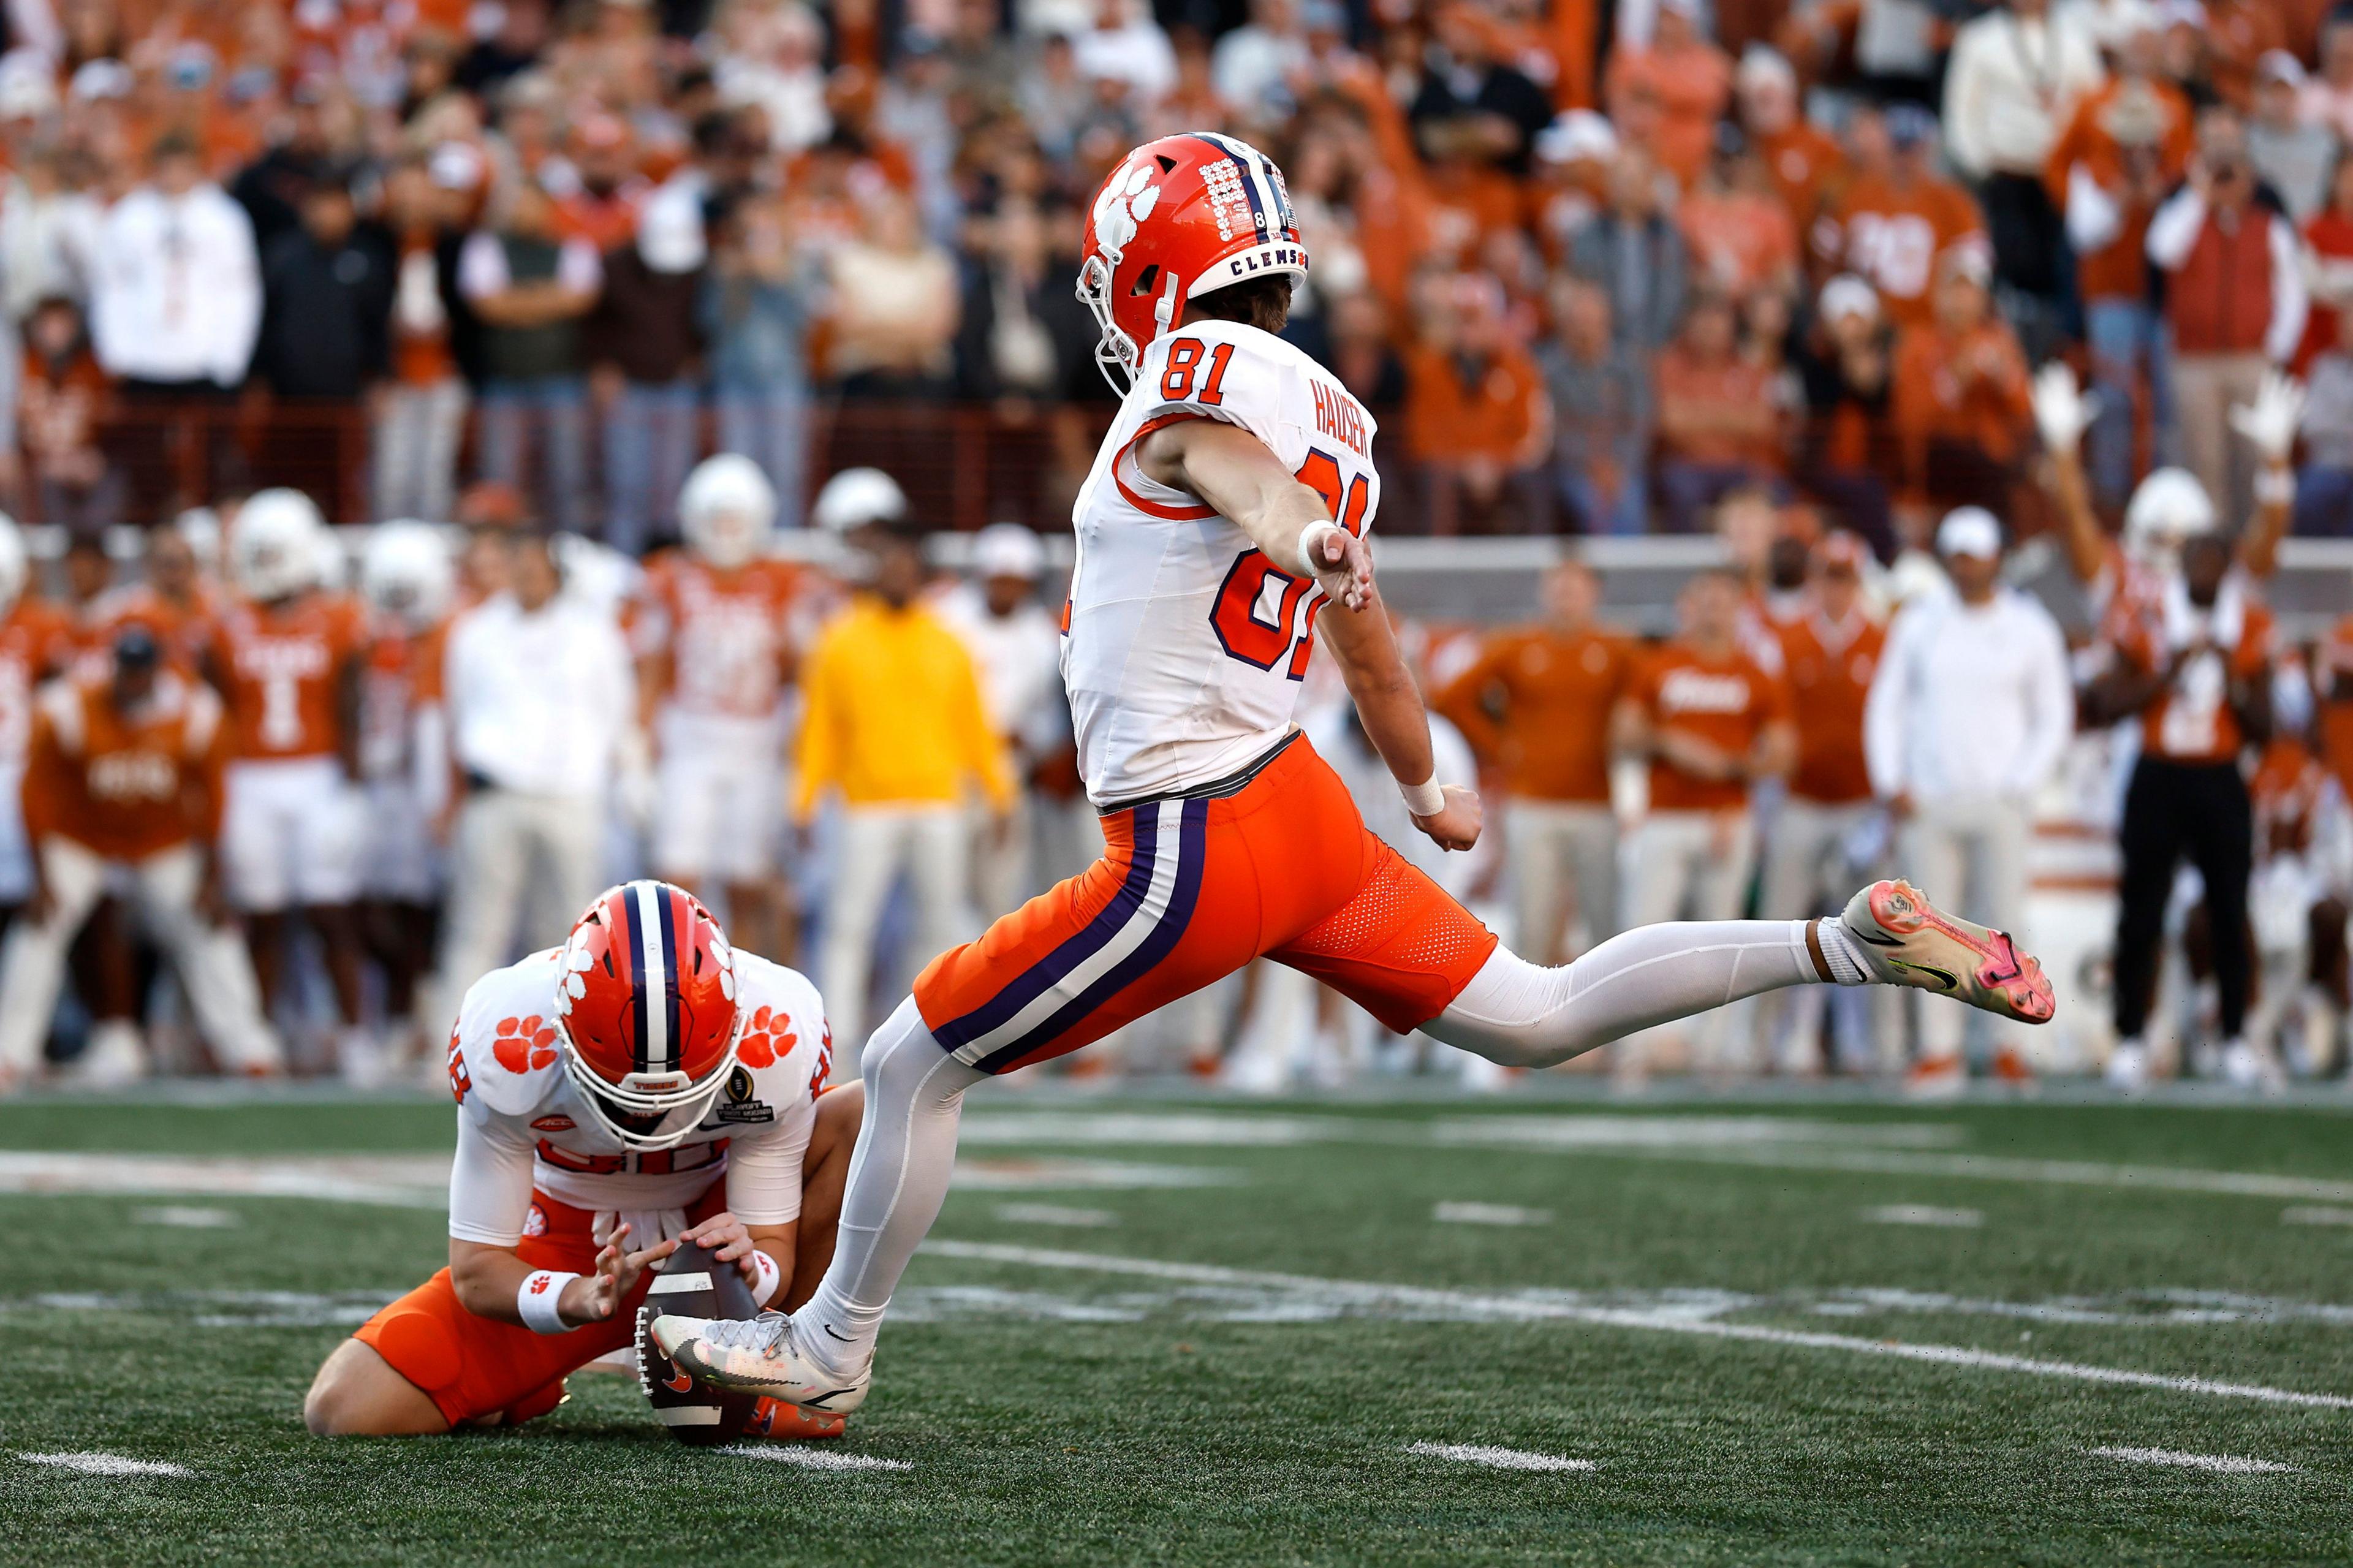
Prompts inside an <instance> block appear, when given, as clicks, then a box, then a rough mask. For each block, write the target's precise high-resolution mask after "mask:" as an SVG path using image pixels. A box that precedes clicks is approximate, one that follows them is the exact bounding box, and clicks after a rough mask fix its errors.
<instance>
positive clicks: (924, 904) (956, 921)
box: [818, 804, 972, 1081]
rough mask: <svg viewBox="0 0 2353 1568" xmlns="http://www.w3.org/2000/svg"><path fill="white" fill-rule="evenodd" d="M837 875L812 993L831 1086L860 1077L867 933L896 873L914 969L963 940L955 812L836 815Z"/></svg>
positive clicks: (966, 884) (869, 951) (908, 808)
mask: <svg viewBox="0 0 2353 1568" xmlns="http://www.w3.org/2000/svg"><path fill="white" fill-rule="evenodd" d="M841 819H842V820H841V858H840V869H839V871H838V872H837V873H836V875H835V878H834V884H833V899H832V901H831V902H830V903H829V904H828V906H827V907H826V911H825V942H824V947H823V950H822V952H821V953H820V955H819V957H818V989H819V990H821V991H822V992H823V993H824V994H825V1010H826V1015H827V1016H828V1019H830V1021H831V1022H832V1025H833V1046H834V1058H833V1059H834V1068H833V1073H834V1078H835V1079H836V1080H837V1081H844V1080H847V1079H849V1078H850V1077H852V1076H854V1075H855V1074H856V1073H857V1071H858V1056H859V1052H860V1048H861V1047H864V1045H865V1043H866V994H867V992H868V990H869V989H871V986H872V984H873V978H874V931H875V928H876V927H878V926H879V925H881V922H882V905H883V902H884V901H885V900H887V899H889V898H890V896H891V889H892V885H893V884H895V883H896V882H897V881H898V879H899V873H900V872H901V871H902V870H904V871H905V872H906V873H907V879H908V883H909V889H910V891H911V892H913V895H914V903H915V930H914V933H913V935H914V943H915V950H916V958H915V962H916V963H930V962H931V959H932V956H933V955H934V953H937V952H944V951H945V950H946V949H948V948H950V947H953V946H955V944H956V943H957V942H962V941H963V940H965V937H966V936H967V935H968V934H970V933H969V931H968V930H967V928H968V926H969V924H970V922H971V913H970V906H971V894H970V889H971V866H972V850H971V837H970V833H969V830H968V829H967V827H966V826H965V808H964V807H963V806H962V805H952V804H943V805H853V806H849V807H847V808H845V809H844V810H843V812H842V814H841Z"/></svg>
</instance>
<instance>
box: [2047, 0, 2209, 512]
mask: <svg viewBox="0 0 2353 1568" xmlns="http://www.w3.org/2000/svg"><path fill="white" fill-rule="evenodd" d="M2161 41H2162V35H2161V33H2160V32H2159V30H2158V17H2157V13H2156V11H2155V10H2154V8H2153V7H2150V6H2147V5H2140V4H2136V5H2132V6H2129V7H2127V8H2126V22H2125V26H2124V33H2123V36H2122V37H2121V38H2120V39H2119V40H2118V42H2117V45H2116V75H2115V77H2114V78H2112V79H2110V80H2109V81H2108V82H2107V83H2106V84H2105V85H2104V86H2102V87H2101V88H2099V89H2097V90H2095V91H2094V92H2092V93H2089V94H2087V95H2086V96H2085V97H2084V99H2083V100H2082V101H2081V102H2079V103H2078V104H2077V105H2076V106H2075V113H2074V116H2073V119H2072V120H2070V121H2068V123H2067V127H2066V129H2065V130H2064V131H2063V132H2061V134H2060V137H2059V141H2058V144H2057V145H2056V146H2054V147H2053V148H2052V150H2051V162H2050V163H2049V165H2048V167H2047V168H2046V169H2045V171H2044V183H2045V184H2046V185H2047V186H2048V187H2049V189H2050V193H2051V199H2052V201H2054V202H2056V203H2057V204H2058V205H2059V207H2060V210H2061V211H2062V212H2063V214H2064V215H2065V217H2066V223H2067V238H2068V242H2069V243H2070V244H2071V245H2072V246H2073V247H2074V251H2075V257H2076V262H2077V272H2076V281H2077V288H2078V291H2079V292H2080V294H2081V296H2082V299H2083V304H2084V335H2085V337H2086V339H2087V340H2088V342H2089V344H2090V348H2091V351H2092V382H2093V384H2094V386H2095V387H2096V388H2097V389H2098V391H2099V395H2100V403H2099V409H2098V414H2097V416H2096V417H2095V418H2094V421H2093V424H2092V428H2091V430H2090V432H2089V433H2088V437H2087V440H2086V445H2087V448H2088V450H2087V454H2086V455H2087V458H2088V460H2089V463H2090V466H2091V475H2092V484H2093V487H2094V494H2095V495H2096V496H2097V497H2098V498H2099V500H2100V501H2101V503H2102V504H2103V505H2105V506H2107V507H2110V508H2116V507H2121V506H2122V505H2124V502H2125V499H2126V496H2128V495H2129V494H2130V493H2131V491H2132V487H2133V481H2134V479H2136V478H2137V476H2138V474H2139V473H2140V472H2141V471H2142V466H2141V465H2140V464H2139V463H2138V462H2137V460H2136V451H2135V448H2136V446H2137V439H2138V426H2139V423H2140V420H2139V416H2141V415H2142V414H2143V413H2146V414H2147V418H2148V423H2149V426H2150V427H2151V428H2152V430H2153V431H2154V433H2155V436H2156V442H2155V445H2156V447H2157V448H2158V451H2160V452H2162V451H2166V450H2168V449H2170V447H2171V446H2172V444H2173V442H2174V440H2175V438H2176V431H2175V420H2174V411H2173V402H2172V372H2171V366H2170V363H2169V358H2170V356H2169V353H2168V344H2167V340H2166V336H2165V334H2164V332H2163V331H2161V330H2160V327H2161V323H2160V321H2159V320H2158V313H2157V307H2156V305H2155V304H2154V303H2153V300H2154V290H2153V289H2152V288H2151V286H2150V281H2151V280H2150V277H2149V268H2148V256H2147V239H2148V220H2149V218H2150V216H2151V215H2153V214H2154V213H2155V212H2156V211H2157V209H2158V204H2160V203H2161V202H2163V201H2164V200H2165V198H2166V196H2167V195H2169V194H2170V193H2171V191H2172V190H2173V188H2174V186H2175V185H2176V184H2179V181H2180V179H2181V174H2182V171H2183V170H2184V169H2185V168H2186V167H2187V166H2188V164H2189V153H2190V149H2191V146H2192V134H2191V128H2190V115H2191V110H2190V106H2189V100H2188V99H2187V98H2185V97H2183V96H2182V94H2181V91H2180V89H2178V88H2176V87H2175V86H2173V84H2172V83H2170V82H2168V81H2167V80H2166V79H2164V77H2163V76H2162V75H2161V74H2160V66H2161V64H2162V62H2161V59H2160V58H2159V53H2158V51H2159V48H2160V47H2161Z"/></svg>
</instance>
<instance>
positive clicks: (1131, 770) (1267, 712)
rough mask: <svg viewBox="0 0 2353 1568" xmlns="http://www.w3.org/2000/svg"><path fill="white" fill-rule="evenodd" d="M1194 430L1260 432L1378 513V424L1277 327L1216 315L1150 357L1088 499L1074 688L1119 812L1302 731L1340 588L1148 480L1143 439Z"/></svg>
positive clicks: (1307, 472)
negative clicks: (1176, 425)
mask: <svg viewBox="0 0 2353 1568" xmlns="http://www.w3.org/2000/svg"><path fill="white" fill-rule="evenodd" d="M1178 419H1222V420H1225V421H1226V422H1227V423H1228V424H1231V425H1238V426H1241V427H1242V428H1243V429H1245V430H1247V431H1249V432H1250V434H1251V435H1253V436H1256V437H1258V438H1259V439H1260V440H1261V441H1263V442H1265V443H1266V444H1267V446H1268V447H1270V448H1271V449H1272V450H1273V452H1274V455H1275V456H1276V457H1277V458H1281V459H1282V465H1283V467H1284V468H1289V469H1291V470H1292V471H1293V473H1295V474H1297V475H1298V476H1299V479H1300V480H1301V481H1302V482H1303V483H1304V484H1306V485H1308V486H1310V487H1312V488H1313V489H1315V490H1316V491H1317V492H1318V493H1320V494H1321V495H1322V496H1323V497H1324V502H1325V504H1326V505H1327V506H1329V507H1330V508H1331V510H1332V516H1333V519H1334V521H1337V522H1338V523H1340V525H1341V526H1343V527H1345V528H1346V529H1347V530H1349V531H1351V532H1354V533H1357V534H1362V533H1364V532H1365V531H1366V530H1368V529H1370V528H1371V527H1372V523H1373V514H1374V512H1375V511H1377V510H1378V509H1379V506H1380V499H1381V481H1380V476H1379V475H1378V474H1377V473H1376V472H1375V471H1374V468H1373V457H1372V453H1373V416H1371V415H1369V414H1367V413H1366V412H1365V407H1364V405H1362V404H1360V403H1358V402H1357V401H1356V399H1355V398H1354V397H1352V396H1350V395H1348V393H1347V391H1346V390H1345V388H1343V387H1342V386H1341V385H1340V382H1339V378H1338V377H1336V376H1335V375H1333V374H1331V372H1329V371H1327V370H1325V369H1324V367H1323V366H1321V365H1319V364H1317V363H1315V362H1314V360H1312V359H1310V358H1308V356H1307V355H1305V354H1303V353H1301V352H1300V351H1299V350H1297V349H1295V348H1293V346H1292V345H1291V344H1289V343H1287V342H1283V341H1282V339H1281V338H1278V337H1276V336H1274V335H1273V334H1272V333H1271V332H1264V331H1260V330H1258V329H1257V328H1255V327H1248V326H1243V325H1241V324H1240V323H1239V322H1232V321H1203V322H1199V323H1198V324H1196V325H1193V326H1188V327H1185V328H1183V329H1181V330H1179V331H1174V332H1170V333H1168V334H1166V335H1165V336H1163V337H1161V338H1160V339H1159V340H1158V341H1156V342H1154V343H1153V344H1152V346H1151V347H1150V348H1148V349H1146V350H1145V354H1144V364H1143V368H1142V369H1141V370H1140V371H1139V372H1138V373H1137V375H1136V378H1135V384H1134V388H1133V390H1131V391H1130V392H1129V393H1128V395H1127V401H1126V402H1125V403H1124V404H1122V405H1120V411H1119V417H1118V418H1117V419H1116V420H1114V421H1113V424H1112V427H1111V433H1110V434H1109V435H1108V436H1105V437H1103V449H1102V450H1101V451H1099V452H1098V453H1096V454H1095V465H1094V469H1093V471H1092V473H1090V474H1089V475H1088V476H1087V482H1086V484H1085V486H1084V487H1083V488H1082V489H1081V490H1080V491H1079V499H1078V504H1077V505H1076V506H1075V507H1074V508H1073V509H1072V510H1071V523H1072V525H1073V527H1074V528H1075V529H1076V531H1077V534H1078V563H1077V567H1076V570H1075V571H1074V572H1073V573H1072V574H1071V603H1070V607H1069V609H1068V611H1067V612H1066V614H1065V617H1064V623H1065V624H1064V626H1063V633H1064V635H1063V639H1062V680H1063V684H1064V686H1065V687H1067V688H1068V689H1069V691H1070V696H1071V722H1072V724H1073V726H1074V727H1075V728H1076V730H1077V732H1078V742H1079V772H1080V774H1081V776H1082V777H1083V778H1084V779H1085V780H1086V784H1087V795H1088V796H1089V798H1091V799H1092V801H1093V802H1094V803H1095V805H1097V806H1099V807H1104V808H1109V807H1111V806H1114V805H1123V804H1126V803H1130V802H1134V801H1138V800H1145V799H1149V798H1152V797H1155V796H1160V795H1177V794H1182V793H1183V792H1185V791H1187V790H1188V789H1193V788H1196V787H1198V786H1199V785H1201V784H1210V783H1214V782H1215V781H1217V780H1219V779H1221V778H1225V777H1227V776H1228V775H1229V774H1232V773H1238V772H1240V770H1242V769H1243V768H1244V767H1246V766H1248V765H1249V764H1250V763H1251V762H1253V761H1255V760H1256V759H1257V758H1259V757H1261V756H1262V755H1264V754H1265V752H1267V751H1268V750H1269V749H1270V748H1271V747H1272V746H1273V745H1274V744H1275V743H1276V742H1279V741H1281V740H1282V738H1283V737H1284V736H1285V735H1287V734H1289V733H1290V732H1291V731H1292V729H1293V721H1292V713H1293V709H1294V708H1295V707H1296V706H1297V703H1298V699H1299V690H1300V682H1301V680H1302V679H1303V678H1304V677H1305V675H1306V673H1307V662H1308V657H1309V653H1310V650H1311V649H1312V647H1313V646H1314V635H1313V634H1314V622H1315V615H1316V612H1317V611H1318V610H1319V609H1320V608H1322V606H1323V602H1324V594H1323V591H1322V590H1321V589H1319V588H1318V587H1316V585H1315V584H1314V581H1313V580H1312V579H1310V580H1307V581H1304V582H1303V581H1301V580H1300V579H1298V578H1295V577H1293V576H1291V575H1290V574H1286V573H1284V572H1282V571H1279V570H1277V569H1276V568H1275V566H1274V564H1273V563H1271V561H1269V560H1268V559H1267V558H1266V556H1265V555H1264V554H1263V553H1261V552H1260V551H1259V550H1258V549H1257V547H1255V546H1254V545H1252V544H1251V543H1250V538H1249V536H1248V535H1247V534H1245V533H1243V532H1242V531H1241V530H1240V528H1237V527H1236V526H1235V525H1234V524H1232V523H1231V522H1229V521H1226V519H1224V518H1222V517H1220V516H1219V515H1218V514H1217V513H1216V512H1214V511H1212V510H1209V509H1208V507H1206V506H1204V505H1202V504H1201V502H1200V500H1199V498H1198V497H1196V496H1192V495H1189V494H1187V492H1185V491H1183V490H1178V489H1170V488H1168V487H1167V486H1166V485H1161V484H1156V483H1155V482H1154V481H1153V480H1151V479H1146V478H1145V476H1144V474H1143V472H1142V471H1141V470H1140V469H1139V468H1137V467H1136V462H1135V453H1134V446H1135V443H1136V442H1137V441H1138V440H1140V439H1142V438H1143V437H1145V436H1146V435H1148V434H1150V433H1151V432H1152V431H1154V430H1156V429H1158V428H1160V427H1161V426H1163V425H1166V424H1168V423H1170V422H1172V421H1174V420H1178Z"/></svg>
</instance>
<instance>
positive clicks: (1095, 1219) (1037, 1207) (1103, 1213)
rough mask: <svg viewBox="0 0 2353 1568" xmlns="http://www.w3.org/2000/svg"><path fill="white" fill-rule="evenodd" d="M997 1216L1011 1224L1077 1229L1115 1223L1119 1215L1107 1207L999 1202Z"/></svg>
mask: <svg viewBox="0 0 2353 1568" xmlns="http://www.w3.org/2000/svg"><path fill="white" fill-rule="evenodd" d="M994 1212H995V1214H996V1215H997V1218H999V1219H1001V1220H1004V1221H1006V1222H1007V1223H1008V1224H1011V1225H1060V1226H1073V1227H1076V1228H1079V1229H1101V1228H1102V1227H1103V1226H1111V1225H1117V1224H1118V1223H1119V1215H1115V1214H1113V1213H1112V1212H1111V1210H1109V1209H1074V1208H1064V1207H1063V1206H1062V1205H1060V1204H999V1205H997V1208H996V1209H995V1211H994Z"/></svg>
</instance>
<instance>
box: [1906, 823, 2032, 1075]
mask: <svg viewBox="0 0 2353 1568" xmlns="http://www.w3.org/2000/svg"><path fill="white" fill-rule="evenodd" d="M2032 831H2033V817H2032V815H2031V813H2030V812H2029V811H2028V809H2027V805H2026V802H2025V801H2024V800H2022V799H2021V798H2019V797H2017V796H2015V795H1978V796H1973V797H1967V798H1961V799H1953V800H1934V801H1930V800H1924V801H1921V802H1919V803H1918V809H1917V810H1916V811H1915V813H1914V815H1913V816H1912V818H1911V820H1910V821H1908V822H1906V823H1905V825H1904V831H1903V834H1902V836H1901V837H1900V838H1899V839H1898V841H1897V848H1898V850H1899V851H1900V852H1901V854H1902V857H1903V859H1902V863H1901V864H1900V865H1898V866H1897V867H1896V870H1897V872H1898V874H1900V875H1901V876H1903V877H1904V878H1905V880H1907V881H1909V882H1911V883H1912V884H1913V885H1914V886H1915V887H1917V888H1918V889H1920V890H1921V891H1922V892H1923V893H1926V895H1928V897H1929V898H1930V899H1932V900H1935V901H1936V903H1938V904H1940V905H1942V906H1943V907H1945V908H1946V909H1948V910H1962V911H1964V912H1966V913H1967V914H1968V918H1969V919H1971V920H1973V921H1977V922H1978V924H1980V925H1989V926H1992V927H1994V928H1996V929H1997V930H2000V931H2008V932H2010V935H2011V936H2012V937H2014V938H2016V939H2017V942H2018V945H2019V946H2020V947H2021V949H2028V950H2031V948H2032V947H2033V945H2034V944H2033V943H2032V942H2031V941H2030V940H2029V938H2028V934H2027V931H2026V927H2025V923H2024V922H2025V918H2026V846H2027V840H2028V837H2029V835H2030V834H2031V832H2032ZM1968 1016H1969V1009H1968V1007H1967V1006H1966V1005H1963V1004H1961V1003H1958V1002H1956V1001H1954V1000H1953V999H1952V998H1951V997H1949V996H1923V997H1921V998H1920V1055H1921V1056H1922V1057H1923V1058H1939V1057H1949V1056H1952V1055H1955V1054H1956V1053H1957V1052H1958V1051H1959V1050H1960V1048H1961V1033H1962V1030H1963V1028H1964V1026H1966V1025H1967V1024H1968Z"/></svg>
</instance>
